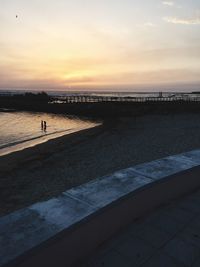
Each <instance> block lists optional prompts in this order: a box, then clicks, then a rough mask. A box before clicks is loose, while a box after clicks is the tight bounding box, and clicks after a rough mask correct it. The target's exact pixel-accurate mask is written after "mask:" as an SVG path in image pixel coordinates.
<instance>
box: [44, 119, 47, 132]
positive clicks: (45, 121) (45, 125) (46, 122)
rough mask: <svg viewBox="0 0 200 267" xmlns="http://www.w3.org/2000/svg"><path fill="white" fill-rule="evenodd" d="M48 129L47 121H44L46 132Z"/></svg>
mask: <svg viewBox="0 0 200 267" xmlns="http://www.w3.org/2000/svg"><path fill="white" fill-rule="evenodd" d="M46 130H47V122H46V121H44V131H45V132H46Z"/></svg>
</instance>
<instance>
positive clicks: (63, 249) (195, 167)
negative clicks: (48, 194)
mask: <svg viewBox="0 0 200 267" xmlns="http://www.w3.org/2000/svg"><path fill="white" fill-rule="evenodd" d="M199 165H200V150H195V151H190V152H187V153H183V154H179V155H175V156H170V157H167V158H163V159H160V160H156V161H153V162H149V163H145V164H141V165H137V166H134V167H131V168H128V169H124V170H121V171H118V172H116V173H114V174H112V175H109V176H105V177H102V178H100V179H96V180H93V181H91V182H89V183H87V184H84V185H81V186H79V187H76V188H72V189H70V190H68V191H66V192H64V193H63V194H61V195H60V196H59V197H58V198H53V199H50V200H48V201H45V202H39V203H36V204H34V205H32V206H30V207H28V208H25V209H22V210H19V211H16V212H14V213H11V214H9V215H7V216H4V217H1V218H0V266H20V267H22V266H28V267H31V266H52V267H53V266H61V267H62V266H74V265H76V264H77V263H78V262H79V261H80V260H82V259H83V258H84V257H86V256H87V255H88V254H89V253H91V252H92V251H93V250H94V249H95V247H97V246H98V245H100V244H101V243H102V242H103V241H105V240H106V239H108V238H109V237H111V236H112V235H113V234H115V233H116V232H117V231H118V230H119V229H120V228H121V227H124V226H125V225H126V224H128V223H129V222H131V221H132V220H133V219H134V218H137V217H139V216H142V215H144V214H145V213H146V212H147V211H149V210H151V209H153V208H155V207H156V206H159V205H160V204H162V203H164V202H166V201H168V200H169V199H172V198H175V197H178V196H180V195H182V194H184V193H187V192H190V191H192V190H194V189H195V188H197V187H198V186H200V167H199Z"/></svg>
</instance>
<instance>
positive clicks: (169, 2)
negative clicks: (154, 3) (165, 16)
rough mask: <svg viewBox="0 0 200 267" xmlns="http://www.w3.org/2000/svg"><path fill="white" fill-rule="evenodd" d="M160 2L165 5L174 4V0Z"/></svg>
mask: <svg viewBox="0 0 200 267" xmlns="http://www.w3.org/2000/svg"><path fill="white" fill-rule="evenodd" d="M162 4H163V5H166V6H174V2H173V1H162Z"/></svg>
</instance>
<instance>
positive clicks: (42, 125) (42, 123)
mask: <svg viewBox="0 0 200 267" xmlns="http://www.w3.org/2000/svg"><path fill="white" fill-rule="evenodd" d="M43 129H44V121H43V120H41V130H43Z"/></svg>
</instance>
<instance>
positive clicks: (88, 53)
mask: <svg viewBox="0 0 200 267" xmlns="http://www.w3.org/2000/svg"><path fill="white" fill-rule="evenodd" d="M16 15H17V17H16ZM0 88H1V89H5V88H11V89H16V88H21V89H27V88H28V89H55V88H58V89H66V90H69V89H104V90H105V89H111V90H135V91H139V90H141V91H145V90H168V89H169V90H174V91H175V90H180V91H184V90H193V89H194V90H195V89H199V90H200V1H199V0H175V1H171V0H166V1H162V0H143V1H141V0H140V1H137V0H57V1H56V0H0Z"/></svg>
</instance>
